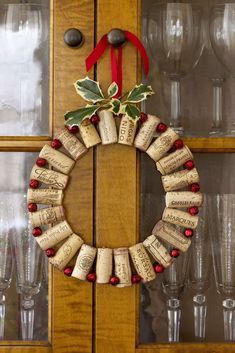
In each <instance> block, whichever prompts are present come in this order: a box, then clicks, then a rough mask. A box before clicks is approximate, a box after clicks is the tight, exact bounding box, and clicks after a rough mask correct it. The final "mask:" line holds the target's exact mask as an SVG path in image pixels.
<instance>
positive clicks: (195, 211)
mask: <svg viewBox="0 0 235 353" xmlns="http://www.w3.org/2000/svg"><path fill="white" fill-rule="evenodd" d="M188 211H189V213H190V214H191V216H196V215H197V214H198V212H199V209H198V207H196V206H193V207H190V208H189V209H188Z"/></svg>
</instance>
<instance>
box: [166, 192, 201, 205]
mask: <svg viewBox="0 0 235 353" xmlns="http://www.w3.org/2000/svg"><path fill="white" fill-rule="evenodd" d="M202 202H203V196H202V193H200V192H191V191H180V192H177V191H175V192H167V193H166V207H172V208H182V207H183V208H187V207H192V206H197V207H200V206H201V205H202Z"/></svg>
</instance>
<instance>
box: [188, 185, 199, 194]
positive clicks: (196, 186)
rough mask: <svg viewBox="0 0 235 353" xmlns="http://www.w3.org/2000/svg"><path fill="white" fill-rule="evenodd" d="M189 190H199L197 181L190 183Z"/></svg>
mask: <svg viewBox="0 0 235 353" xmlns="http://www.w3.org/2000/svg"><path fill="white" fill-rule="evenodd" d="M190 188H191V191H192V192H198V191H200V185H199V184H198V183H193V184H191V185H190Z"/></svg>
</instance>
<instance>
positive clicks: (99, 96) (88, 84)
mask: <svg viewBox="0 0 235 353" xmlns="http://www.w3.org/2000/svg"><path fill="white" fill-rule="evenodd" d="M74 86H75V89H76V91H77V94H79V95H80V96H81V97H82V98H83V99H85V100H86V101H88V102H92V103H97V102H101V101H103V100H104V99H105V98H104V95H103V92H102V91H101V88H100V85H99V82H96V81H94V80H91V79H90V78H89V77H85V78H84V79H82V80H77V81H76V82H75V83H74Z"/></svg>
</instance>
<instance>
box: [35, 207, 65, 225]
mask: <svg viewBox="0 0 235 353" xmlns="http://www.w3.org/2000/svg"><path fill="white" fill-rule="evenodd" d="M29 220H30V222H31V225H32V227H33V228H35V227H40V226H42V225H43V224H52V223H57V222H60V221H63V220H64V209H63V207H62V206H56V207H48V208H43V209H41V210H39V211H37V212H29Z"/></svg>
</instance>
